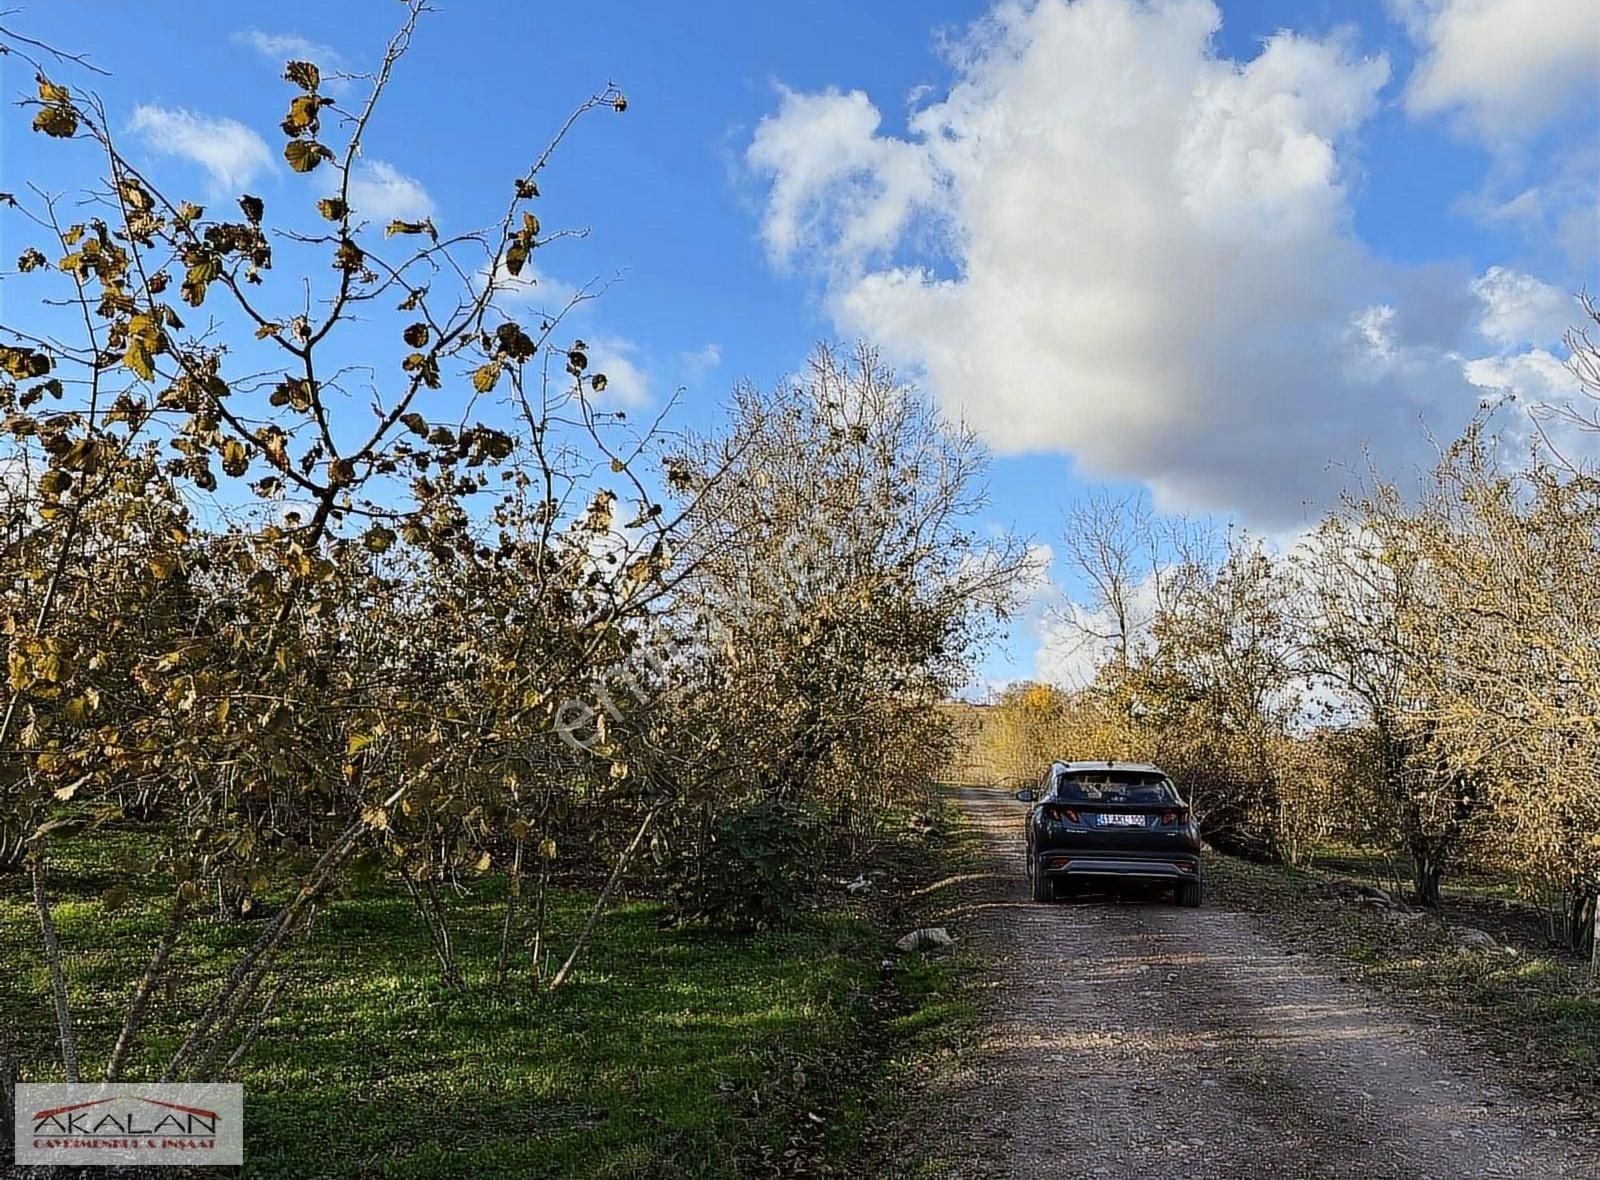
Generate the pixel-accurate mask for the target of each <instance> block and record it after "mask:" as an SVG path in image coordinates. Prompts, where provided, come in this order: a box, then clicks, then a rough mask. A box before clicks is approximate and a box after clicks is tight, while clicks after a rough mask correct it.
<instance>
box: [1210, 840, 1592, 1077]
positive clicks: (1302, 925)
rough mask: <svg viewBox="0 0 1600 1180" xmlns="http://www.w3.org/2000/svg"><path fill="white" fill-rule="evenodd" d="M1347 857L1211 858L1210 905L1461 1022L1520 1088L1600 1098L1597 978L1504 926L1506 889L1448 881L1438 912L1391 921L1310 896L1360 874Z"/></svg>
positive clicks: (1533, 934) (1515, 927) (1523, 929)
mask: <svg viewBox="0 0 1600 1180" xmlns="http://www.w3.org/2000/svg"><path fill="white" fill-rule="evenodd" d="M1352 860H1353V858H1352V857H1351V856H1349V855H1343V856H1340V855H1335V856H1326V857H1319V858H1318V860H1317V861H1316V862H1314V863H1315V865H1316V867H1313V868H1311V869H1291V868H1287V867H1284V866H1274V865H1261V864H1253V863H1250V862H1246V861H1242V860H1238V859H1236V858H1233V857H1228V856H1220V855H1216V856H1213V857H1212V858H1211V861H1210V865H1209V867H1208V872H1209V874H1210V881H1211V885H1212V888H1213V890H1214V894H1215V897H1216V898H1217V900H1218V901H1220V902H1222V903H1223V904H1228V905H1234V906H1237V907H1239V908H1241V909H1250V910H1254V911H1256V912H1258V913H1261V914H1263V915H1264V916H1266V917H1267V918H1269V920H1270V921H1271V922H1272V924H1273V926H1274V927H1275V928H1276V929H1277V930H1278V931H1279V932H1280V933H1281V934H1282V935H1283V936H1285V937H1286V938H1287V939H1288V940H1289V941H1290V942H1291V943H1293V944H1295V945H1296V946H1298V947H1300V948H1302V949H1306V950H1310V951H1315V952H1318V953H1322V954H1332V955H1334V956H1336V957H1337V958H1338V959H1339V960H1341V961H1342V962H1343V963H1344V964H1345V965H1346V970H1347V973H1348V975H1349V976H1350V977H1351V978H1354V979H1357V980H1360V981H1361V982H1363V983H1367V984H1371V985H1373V986H1376V987H1378V988H1380V989H1382V990H1383V991H1384V992H1386V993H1387V994H1389V995H1391V996H1393V997H1394V998H1396V999H1397V1000H1399V1001H1401V1002H1402V1003H1403V1004H1404V1005H1406V1006H1409V1007H1411V1008H1413V1009H1414V1010H1416V1011H1418V1012H1423V1013H1426V1014H1427V1015H1428V1016H1437V1017H1442V1018H1444V1019H1445V1020H1447V1021H1449V1022H1451V1023H1453V1024H1455V1025H1457V1026H1458V1027H1460V1028H1461V1029H1463V1030H1464V1031H1466V1032H1467V1033H1468V1034H1469V1035H1470V1036H1471V1037H1473V1038H1474V1039H1476V1040H1478V1041H1479V1042H1481V1043H1484V1044H1485V1045H1486V1047H1488V1048H1489V1049H1491V1050H1492V1051H1494V1052H1496V1053H1498V1054H1500V1056H1501V1060H1502V1062H1503V1064H1504V1065H1505V1067H1506V1068H1507V1069H1509V1070H1510V1071H1512V1072H1513V1073H1515V1074H1518V1075H1520V1076H1521V1077H1523V1079H1524V1080H1526V1081H1530V1082H1532V1083H1533V1084H1536V1085H1540V1084H1546V1083H1550V1084H1554V1085H1555V1086H1556V1087H1557V1088H1558V1089H1562V1090H1568V1089H1570V1090H1576V1091H1579V1092H1583V1093H1587V1094H1590V1095H1595V1094H1600V1071H1597V1069H1596V1066H1597V1064H1600V980H1597V979H1596V978H1595V977H1593V976H1592V975H1591V974H1590V972H1589V968H1588V965H1587V963H1586V962H1585V961H1584V960H1583V959H1581V958H1580V957H1579V956H1577V955H1574V954H1572V953H1570V952H1568V951H1565V950H1562V949H1560V948H1558V947H1554V946H1552V945H1550V944H1549V943H1548V942H1546V941H1544V940H1543V939H1542V938H1541V937H1540V936H1539V935H1538V932H1537V930H1536V929H1534V930H1530V929H1529V926H1528V923H1527V922H1526V921H1523V922H1520V923H1513V924H1511V925H1509V926H1508V925H1507V924H1506V923H1505V922H1504V921H1503V919H1501V918H1500V917H1499V915H1503V914H1505V912H1506V911H1505V907H1504V904H1503V902H1502V901H1501V900H1500V897H1501V895H1502V894H1503V893H1504V892H1505V890H1507V889H1508V888H1509V886H1507V885H1506V884H1505V883H1504V882H1498V881H1494V880H1492V879H1482V880H1478V879H1474V880H1469V881H1460V882H1456V883H1453V884H1447V887H1446V889H1445V890H1444V899H1443V906H1442V909H1441V912H1440V914H1438V915H1429V916H1426V917H1423V918H1420V919H1416V920H1413V921H1396V920H1394V919H1392V918H1388V917H1385V916H1384V915H1382V914H1381V913H1378V912H1374V911H1370V910H1365V909H1362V908H1360V907H1359V906H1355V905H1351V904H1349V903H1346V902H1341V901H1334V900H1325V899H1322V898H1319V897H1318V896H1317V895H1316V894H1315V893H1314V888H1315V886H1317V885H1318V884H1319V883H1321V882H1323V881H1326V880H1328V879H1330V878H1331V877H1337V876H1352V875H1357V874H1355V873H1352V872H1350V871H1349V870H1350V867H1351V862H1352ZM1369 879H1370V876H1369ZM1386 887H1387V886H1386ZM1451 925H1466V926H1477V927H1481V928H1484V929H1488V930H1490V931H1491V933H1495V934H1496V937H1497V938H1499V939H1500V940H1502V941H1506V940H1508V939H1509V940H1510V941H1511V942H1512V943H1513V944H1514V945H1515V946H1516V948H1517V952H1518V953H1516V954H1514V955H1512V954H1505V953H1503V952H1493V951H1481V950H1473V949H1467V948H1463V947H1462V946H1461V945H1460V944H1459V942H1458V941H1457V939H1456V937H1455V935H1454V934H1453V933H1452V931H1451V930H1450V928H1449V927H1450V926H1451Z"/></svg>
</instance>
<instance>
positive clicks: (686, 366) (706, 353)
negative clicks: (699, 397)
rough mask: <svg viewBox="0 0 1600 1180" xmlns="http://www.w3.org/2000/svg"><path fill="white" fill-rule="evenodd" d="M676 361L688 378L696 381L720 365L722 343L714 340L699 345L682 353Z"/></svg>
mask: <svg viewBox="0 0 1600 1180" xmlns="http://www.w3.org/2000/svg"><path fill="white" fill-rule="evenodd" d="M678 361H679V363H680V364H681V365H682V366H683V371H684V372H685V373H686V374H687V375H688V377H689V379H690V380H692V381H698V380H699V379H700V378H702V377H705V376H706V375H707V374H709V373H710V372H711V371H712V370H714V369H717V368H719V367H720V366H721V365H722V345H720V344H717V343H714V342H713V343H710V344H704V345H701V346H700V347H699V348H697V349H695V350H694V351H693V352H686V353H683V354H682V355H681V356H679V358H678Z"/></svg>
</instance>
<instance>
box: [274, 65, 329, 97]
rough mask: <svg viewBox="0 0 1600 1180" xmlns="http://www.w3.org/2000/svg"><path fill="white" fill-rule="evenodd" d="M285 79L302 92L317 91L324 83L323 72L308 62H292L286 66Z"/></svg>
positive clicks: (284, 68)
mask: <svg viewBox="0 0 1600 1180" xmlns="http://www.w3.org/2000/svg"><path fill="white" fill-rule="evenodd" d="M283 78H284V81H286V82H293V83H294V84H295V85H296V86H298V87H300V89H301V90H308V91H309V90H315V89H316V88H317V87H318V86H319V85H321V83H322V71H321V70H319V69H317V67H316V66H314V65H313V64H311V63H310V62H308V61H291V62H286V63H285V64H284V67H283Z"/></svg>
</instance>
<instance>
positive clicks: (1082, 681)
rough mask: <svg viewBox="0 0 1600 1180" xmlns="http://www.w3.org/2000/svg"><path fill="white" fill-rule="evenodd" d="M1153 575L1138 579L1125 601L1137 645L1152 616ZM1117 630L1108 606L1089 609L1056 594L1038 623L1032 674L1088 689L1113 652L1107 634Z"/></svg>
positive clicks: (1142, 640)
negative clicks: (1129, 596)
mask: <svg viewBox="0 0 1600 1180" xmlns="http://www.w3.org/2000/svg"><path fill="white" fill-rule="evenodd" d="M1157 579H1158V575H1157V574H1155V573H1149V574H1146V575H1145V577H1143V578H1142V579H1140V581H1139V582H1138V583H1137V584H1136V585H1135V586H1134V588H1133V594H1132V597H1131V600H1130V602H1129V604H1128V608H1129V609H1128V618H1129V622H1130V631H1131V634H1130V635H1129V639H1130V640H1131V641H1132V643H1133V645H1134V646H1136V647H1137V646H1143V645H1145V644H1147V643H1148V642H1149V641H1150V625H1151V623H1152V622H1153V621H1154V619H1155V616H1156V591H1157V586H1158V581H1157ZM1052 589H1055V588H1054V587H1052ZM1057 594H1058V595H1059V591H1057ZM1116 633H1117V620H1116V616H1115V615H1114V614H1113V613H1112V612H1111V610H1110V609H1109V608H1107V609H1105V610H1099V611H1096V610H1092V609H1090V608H1089V607H1087V606H1084V605H1083V604H1082V603H1079V602H1073V601H1071V600H1070V599H1068V598H1066V597H1065V596H1064V595H1060V596H1059V600H1058V601H1057V603H1056V604H1055V605H1054V606H1053V607H1052V608H1051V609H1050V610H1049V611H1047V612H1046V613H1045V615H1044V618H1043V621H1042V623H1041V625H1040V627H1039V646H1038V649H1037V650H1036V651H1035V653H1034V678H1035V679H1037V680H1043V681H1045V682H1047V683H1050V684H1056V685H1060V686H1061V687H1062V688H1086V687H1088V685H1089V684H1090V683H1091V682H1092V681H1093V680H1094V677H1095V673H1097V672H1098V671H1099V670H1100V668H1101V667H1102V666H1103V665H1105V664H1106V663H1107V662H1109V661H1110V660H1111V658H1112V656H1113V655H1115V653H1116V644H1115V641H1114V640H1113V639H1112V637H1113V636H1115V635H1116Z"/></svg>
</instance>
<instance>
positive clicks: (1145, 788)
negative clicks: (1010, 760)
mask: <svg viewBox="0 0 1600 1180" xmlns="http://www.w3.org/2000/svg"><path fill="white" fill-rule="evenodd" d="M1017 798H1018V799H1020V800H1021V801H1022V802H1024V803H1031V804H1033V806H1032V807H1031V808H1029V810H1028V822H1027V839H1028V880H1029V881H1030V882H1031V883H1032V885H1033V900H1034V901H1049V900H1050V899H1051V898H1052V897H1054V896H1055V895H1056V889H1057V887H1058V885H1064V884H1067V883H1070V882H1072V881H1079V880H1102V881H1103V880H1104V879H1106V878H1109V877H1124V878H1130V879H1138V880H1146V881H1158V882H1162V883H1165V884H1170V885H1171V886H1173V889H1174V891H1175V892H1176V894H1177V898H1178V904H1179V905H1186V906H1197V905H1199V904H1200V902H1201V900H1202V898H1203V897H1204V895H1205V877H1204V874H1203V872H1202V870H1201V865H1200V831H1199V829H1198V828H1197V827H1196V826H1195V823H1194V820H1193V818H1192V817H1191V816H1190V814H1189V805H1188V804H1187V803H1185V802H1184V801H1183V798H1182V797H1181V796H1180V795H1179V794H1178V789H1177V788H1176V787H1174V786H1173V785H1172V780H1171V779H1169V778H1168V777H1167V776H1166V775H1165V774H1164V773H1163V772H1162V771H1161V770H1160V769H1159V768H1157V767H1154V766H1151V765H1149V764H1148V763H1143V762H1056V763H1053V764H1052V765H1051V767H1050V769H1049V770H1047V771H1045V773H1044V777H1043V778H1042V779H1041V780H1040V782H1039V786H1038V787H1037V788H1034V787H1028V788H1026V789H1024V790H1021V791H1018V792H1017Z"/></svg>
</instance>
